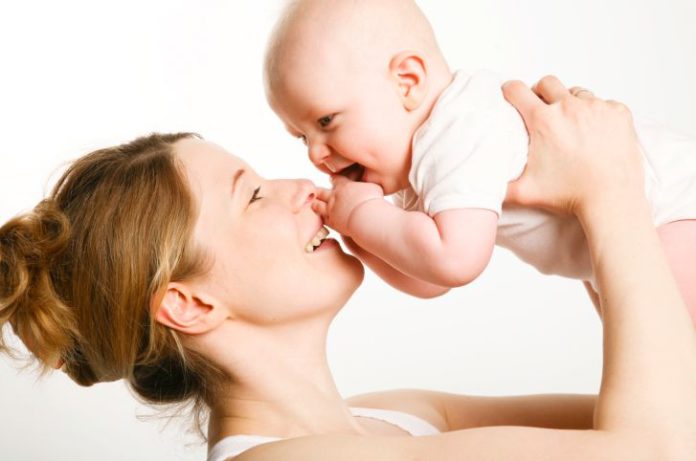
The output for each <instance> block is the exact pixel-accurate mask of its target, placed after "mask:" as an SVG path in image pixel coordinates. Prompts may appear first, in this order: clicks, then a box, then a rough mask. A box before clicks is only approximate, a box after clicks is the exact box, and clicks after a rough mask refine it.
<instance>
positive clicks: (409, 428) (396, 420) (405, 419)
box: [350, 407, 440, 437]
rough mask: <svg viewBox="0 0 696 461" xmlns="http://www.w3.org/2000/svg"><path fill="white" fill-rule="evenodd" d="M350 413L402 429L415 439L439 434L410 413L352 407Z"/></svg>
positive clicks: (433, 427)
mask: <svg viewBox="0 0 696 461" xmlns="http://www.w3.org/2000/svg"><path fill="white" fill-rule="evenodd" d="M350 411H351V412H352V413H353V416H361V417H363V418H372V419H378V420H380V421H384V422H385V423H389V424H392V425H394V426H396V427H398V428H401V429H403V430H404V431H406V432H408V433H409V434H411V435H412V436H415V437H419V436H423V435H435V434H439V433H440V431H439V430H438V429H437V428H436V427H435V426H433V425H432V424H430V423H429V422H427V421H426V420H424V419H423V418H419V417H418V416H414V415H412V414H410V413H404V412H401V411H395V410H382V409H378V408H360V407H352V408H351V409H350Z"/></svg>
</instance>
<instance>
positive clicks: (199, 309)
mask: <svg viewBox="0 0 696 461" xmlns="http://www.w3.org/2000/svg"><path fill="white" fill-rule="evenodd" d="M153 308H154V309H155V318H156V319H157V321H158V322H159V323H161V324H162V325H166V326H168V327H170V328H173V329H174V330H177V331H180V332H182V333H186V334H189V335H196V334H201V333H207V332H208V331H211V330H213V329H215V328H216V327H217V326H218V325H220V324H221V323H222V322H223V321H224V320H225V319H226V318H227V317H228V315H227V312H226V310H225V309H224V308H223V307H222V306H221V305H220V304H219V303H218V302H217V301H216V300H214V299H212V298H208V297H207V296H206V295H205V294H201V293H194V291H193V290H192V287H189V286H188V285H186V284H184V283H174V282H172V283H170V284H169V285H167V289H166V291H165V293H164V296H163V297H162V299H161V300H160V301H159V305H156V306H153Z"/></svg>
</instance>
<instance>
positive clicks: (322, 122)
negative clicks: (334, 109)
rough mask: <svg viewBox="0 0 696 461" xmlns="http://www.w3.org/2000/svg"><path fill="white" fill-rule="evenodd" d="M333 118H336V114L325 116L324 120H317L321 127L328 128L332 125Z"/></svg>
mask: <svg viewBox="0 0 696 461" xmlns="http://www.w3.org/2000/svg"><path fill="white" fill-rule="evenodd" d="M333 118H334V114H332V115H325V116H323V117H322V118H320V119H319V120H317V122H319V126H320V127H322V128H326V127H327V126H329V125H330V124H331V121H332V120H333Z"/></svg>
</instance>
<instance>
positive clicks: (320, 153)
mask: <svg viewBox="0 0 696 461" xmlns="http://www.w3.org/2000/svg"><path fill="white" fill-rule="evenodd" d="M307 153H308V155H309V160H310V161H311V162H312V163H313V164H314V166H316V167H317V168H320V167H321V166H322V165H324V164H325V162H326V160H327V159H328V158H329V156H330V155H331V151H329V148H328V147H327V146H326V145H325V144H323V143H320V142H312V143H309V144H308V145H307Z"/></svg>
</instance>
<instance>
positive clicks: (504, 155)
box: [394, 71, 696, 281]
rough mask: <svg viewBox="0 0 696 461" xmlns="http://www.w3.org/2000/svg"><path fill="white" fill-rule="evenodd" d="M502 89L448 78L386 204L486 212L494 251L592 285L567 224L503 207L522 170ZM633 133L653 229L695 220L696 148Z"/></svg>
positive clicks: (495, 82) (487, 76)
mask: <svg viewBox="0 0 696 461" xmlns="http://www.w3.org/2000/svg"><path fill="white" fill-rule="evenodd" d="M502 83H503V79H502V78H500V77H499V76H497V75H495V74H493V73H491V72H488V71H479V72H475V73H473V74H466V73H464V72H461V71H459V72H457V73H456V74H455V77H454V80H453V82H452V83H451V84H450V85H449V86H448V87H447V89H446V90H445V91H444V92H443V93H442V95H441V96H440V98H439V99H438V101H437V103H436V105H435V107H434V108H433V111H432V113H431V115H430V117H429V118H428V120H426V122H425V123H424V124H423V125H422V126H421V127H420V128H419V129H418V131H417V132H416V134H415V135H414V137H413V144H412V164H411V170H410V172H409V182H410V185H411V189H407V190H405V191H401V192H399V193H397V194H396V196H395V200H394V201H395V203H396V204H397V205H398V206H401V207H402V208H404V209H407V210H420V211H424V212H426V213H427V214H428V215H430V216H435V215H436V214H437V213H439V212H440V211H443V210H448V209H455V208H482V209H487V210H492V211H494V212H496V213H497V214H498V215H499V221H498V234H497V239H496V243H497V244H498V245H500V246H503V247H505V248H508V249H510V250H511V251H512V252H513V253H515V254H516V255H517V256H518V257H519V258H520V259H522V260H523V261H525V262H527V263H529V264H531V265H533V266H534V267H536V268H537V269H538V270H539V271H540V272H543V273H546V274H557V275H563V276H566V277H572V278H578V279H583V280H589V281H593V274H592V268H591V265H590V255H589V251H588V248H587V242H586V240H585V235H584V233H583V232H582V229H581V227H580V225H579V223H578V221H577V220H576V219H575V218H569V217H558V216H555V215H552V214H550V213H546V212H544V211H540V210H535V209H530V208H526V209H525V208H520V207H508V206H505V207H503V200H504V198H505V193H506V190H507V185H508V182H510V181H513V180H515V179H517V178H518V177H519V176H520V175H521V174H522V171H523V170H524V167H525V164H526V162H527V149H528V141H529V139H528V136H527V131H526V128H525V126H524V122H523V121H522V117H521V116H520V115H519V113H518V112H517V110H516V109H515V108H514V107H513V106H512V105H510V104H509V103H508V102H507V101H506V100H505V98H504V97H503V94H502V91H501V85H502ZM636 131H637V134H638V138H639V142H640V147H641V149H642V151H643V153H644V159H645V162H644V166H645V179H646V181H645V183H646V184H645V188H646V194H647V197H648V199H649V201H650V203H651V205H652V207H653V220H654V222H655V225H656V226H657V225H660V224H664V223H667V222H672V221H678V220H681V219H689V218H692V219H693V218H696V141H695V140H693V139H689V138H687V137H685V136H682V135H678V134H676V133H673V132H670V131H668V130H666V129H664V128H662V127H660V126H658V125H655V124H648V123H644V122H643V123H637V124H636Z"/></svg>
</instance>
